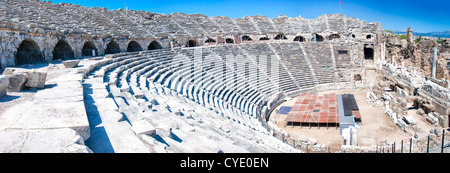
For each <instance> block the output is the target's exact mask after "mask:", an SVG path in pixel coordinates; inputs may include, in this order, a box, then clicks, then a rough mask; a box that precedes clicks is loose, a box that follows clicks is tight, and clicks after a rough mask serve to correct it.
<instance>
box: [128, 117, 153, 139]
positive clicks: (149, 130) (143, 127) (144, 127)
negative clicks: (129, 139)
mask: <svg viewBox="0 0 450 173" xmlns="http://www.w3.org/2000/svg"><path fill="white" fill-rule="evenodd" d="M131 128H132V129H133V131H134V132H135V133H136V134H145V135H150V136H154V135H155V134H156V129H155V127H153V126H152V125H151V124H150V123H149V122H148V121H147V120H140V121H136V122H133V126H132V127H131Z"/></svg>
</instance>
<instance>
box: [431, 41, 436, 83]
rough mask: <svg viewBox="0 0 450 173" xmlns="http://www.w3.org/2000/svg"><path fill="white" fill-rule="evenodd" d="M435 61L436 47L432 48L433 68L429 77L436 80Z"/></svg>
mask: <svg viewBox="0 0 450 173" xmlns="http://www.w3.org/2000/svg"><path fill="white" fill-rule="evenodd" d="M436 61H437V47H434V48H433V68H432V69H431V77H432V78H436Z"/></svg>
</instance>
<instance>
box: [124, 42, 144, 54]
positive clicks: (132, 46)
mask: <svg viewBox="0 0 450 173" xmlns="http://www.w3.org/2000/svg"><path fill="white" fill-rule="evenodd" d="M142 50H143V49H142V47H141V45H140V44H139V43H138V42H136V41H130V42H129V43H128V47H127V52H137V51H142Z"/></svg>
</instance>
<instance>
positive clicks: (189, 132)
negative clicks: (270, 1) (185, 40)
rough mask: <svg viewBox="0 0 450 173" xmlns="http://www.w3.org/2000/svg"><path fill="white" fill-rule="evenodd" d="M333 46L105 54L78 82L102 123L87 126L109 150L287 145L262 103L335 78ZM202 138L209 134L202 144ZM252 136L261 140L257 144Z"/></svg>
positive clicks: (92, 114) (221, 47)
mask: <svg viewBox="0 0 450 173" xmlns="http://www.w3.org/2000/svg"><path fill="white" fill-rule="evenodd" d="M315 46H317V47H315ZM332 52H333V47H332V46H330V45H329V44H321V43H265V44H242V45H219V46H214V47H195V48H176V49H173V50H170V49H161V50H153V51H141V52H135V53H122V54H115V55H113V56H112V57H110V56H107V57H108V58H110V59H107V58H106V59H101V60H98V61H99V62H98V63H94V64H96V65H92V67H89V68H88V69H89V72H86V78H85V80H84V83H83V85H85V93H92V94H85V105H86V110H87V112H88V113H87V114H88V117H91V118H90V119H93V120H94V122H95V120H96V121H99V119H100V120H101V121H100V122H101V123H100V124H101V125H102V126H103V129H102V128H100V127H101V126H100V125H97V126H93V127H91V128H92V129H91V131H93V132H92V133H94V134H95V133H96V132H97V131H99V132H98V133H100V132H103V131H104V133H106V134H107V136H108V137H109V141H110V145H111V146H112V147H111V148H113V149H112V150H114V152H127V151H139V152H186V151H198V152H217V151H219V150H222V151H224V152H235V151H239V152H255V151H256V152H260V151H291V150H294V149H293V148H292V147H289V146H285V144H283V143H282V142H281V141H279V140H277V139H275V138H274V137H272V136H270V135H269V133H268V131H267V129H266V128H265V127H264V126H263V125H262V124H264V123H262V122H264V121H265V118H266V117H265V116H266V115H262V111H263V110H264V109H266V106H267V105H266V103H267V102H269V101H270V100H269V99H270V98H271V97H272V96H273V95H276V94H278V93H279V92H284V93H286V94H287V95H288V96H295V95H296V94H299V93H301V92H308V91H314V90H315V88H316V87H318V85H321V84H335V83H336V82H338V81H337V80H336V79H335V78H334V76H336V73H337V72H336V70H334V69H335V67H336V64H335V63H336V61H335V60H334V56H330V54H331V53H332ZM257 53H260V54H257ZM255 54H257V55H255ZM323 66H327V67H326V69H324V68H323ZM275 73H277V74H275ZM277 77H278V78H277ZM322 80H323V81H322ZM90 105H94V106H96V107H95V108H94V107H93V106H90ZM262 116H264V118H263V117H262ZM95 117H96V118H95ZM112 133H117V134H112ZM195 134H197V135H195ZM250 134H251V135H250ZM123 135H125V136H126V137H123V138H122V137H121V136H123ZM249 135H250V136H254V137H252V139H250V138H249ZM231 136H232V137H231ZM255 136H256V137H255ZM208 138H209V139H215V142H212V141H209V142H210V143H211V145H208V146H205V145H203V143H204V142H205V140H207V141H208V140H209V139H208ZM100 139H103V138H102V137H101V135H99V137H97V138H96V135H94V136H93V138H92V141H96V140H99V141H101V140H100ZM125 140H128V141H125ZM130 141H133V144H130ZM255 141H256V143H259V142H261V141H264V143H265V146H266V148H265V149H264V150H255V148H254V147H251V146H252V145H255ZM91 143H92V146H90V147H93V148H94V149H93V151H94V152H95V150H96V149H95V147H96V146H95V144H96V143H95V142H91ZM237 143H239V144H243V145H240V146H239V147H238V146H235V145H236V144H237ZM200 144H202V145H200ZM213 144H214V145H213ZM87 145H89V142H87ZM128 145H132V147H128ZM228 145H229V146H234V148H233V147H227V146H228ZM241 146H244V147H241ZM266 149H267V150H266ZM98 150H100V149H98ZM225 150H226V151H225Z"/></svg>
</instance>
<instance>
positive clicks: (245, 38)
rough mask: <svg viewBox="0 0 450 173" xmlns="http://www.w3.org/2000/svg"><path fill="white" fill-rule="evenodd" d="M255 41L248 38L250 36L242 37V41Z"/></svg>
mask: <svg viewBox="0 0 450 173" xmlns="http://www.w3.org/2000/svg"><path fill="white" fill-rule="evenodd" d="M252 40H253V39H252V38H250V36H248V35H243V36H242V41H252Z"/></svg>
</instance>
